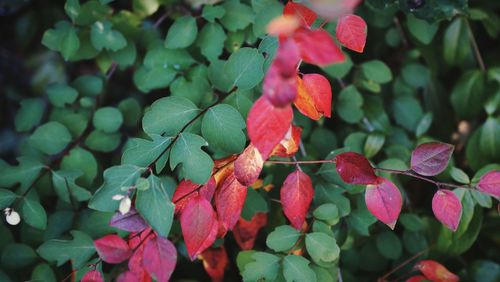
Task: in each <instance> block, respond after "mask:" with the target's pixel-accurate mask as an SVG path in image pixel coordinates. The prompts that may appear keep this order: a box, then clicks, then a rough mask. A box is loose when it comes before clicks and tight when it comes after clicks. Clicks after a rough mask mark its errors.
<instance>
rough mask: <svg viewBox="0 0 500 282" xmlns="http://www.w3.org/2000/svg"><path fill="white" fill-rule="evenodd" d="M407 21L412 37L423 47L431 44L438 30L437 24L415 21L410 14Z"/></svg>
mask: <svg viewBox="0 0 500 282" xmlns="http://www.w3.org/2000/svg"><path fill="white" fill-rule="evenodd" d="M407 20H408V21H407V23H408V30H409V31H410V34H411V35H412V36H413V37H415V38H416V39H417V40H418V41H420V42H421V43H422V44H424V45H428V44H429V43H431V41H432V39H433V38H434V36H435V35H436V32H437V31H438V29H439V22H434V23H432V24H430V23H428V22H426V21H424V20H420V19H417V18H416V17H415V16H413V15H411V14H409V15H408V16H407Z"/></svg>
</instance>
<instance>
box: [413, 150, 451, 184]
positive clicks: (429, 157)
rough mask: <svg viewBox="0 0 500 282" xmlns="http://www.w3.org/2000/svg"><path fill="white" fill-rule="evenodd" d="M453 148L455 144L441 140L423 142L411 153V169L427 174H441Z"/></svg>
mask: <svg viewBox="0 0 500 282" xmlns="http://www.w3.org/2000/svg"><path fill="white" fill-rule="evenodd" d="M453 149H454V147H453V145H450V144H446V143H440V142H429V143H424V144H421V145H419V146H417V148H415V150H413V152H412V153H411V169H412V170H413V171H415V172H416V173H418V174H420V175H425V176H433V175H437V174H440V173H441V172H443V171H444V170H445V169H446V166H448V162H449V161H450V158H451V154H452V153H453Z"/></svg>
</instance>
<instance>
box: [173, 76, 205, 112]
mask: <svg viewBox="0 0 500 282" xmlns="http://www.w3.org/2000/svg"><path fill="white" fill-rule="evenodd" d="M170 93H171V95H172V96H175V97H183V98H187V99H189V100H190V101H191V102H193V103H194V104H196V105H199V104H201V103H202V102H204V101H205V100H206V98H207V94H209V95H211V89H210V85H209V83H208V81H207V80H205V78H204V77H196V78H194V79H193V80H192V81H188V80H186V78H184V77H182V76H181V77H178V78H177V79H176V80H174V82H172V84H171V85H170Z"/></svg>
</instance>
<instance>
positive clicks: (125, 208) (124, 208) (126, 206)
mask: <svg viewBox="0 0 500 282" xmlns="http://www.w3.org/2000/svg"><path fill="white" fill-rule="evenodd" d="M131 206H132V201H131V200H130V198H129V197H126V198H123V199H122V200H121V201H120V207H118V210H119V211H120V213H121V214H126V213H128V212H129V211H130V207H131Z"/></svg>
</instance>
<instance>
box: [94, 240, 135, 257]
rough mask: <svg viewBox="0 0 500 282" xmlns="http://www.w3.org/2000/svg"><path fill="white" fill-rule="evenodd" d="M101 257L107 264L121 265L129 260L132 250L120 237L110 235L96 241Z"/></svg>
mask: <svg viewBox="0 0 500 282" xmlns="http://www.w3.org/2000/svg"><path fill="white" fill-rule="evenodd" d="M94 245H95V248H96V250H97V253H98V254H99V257H101V258H102V260H103V261H105V262H107V263H113V264H116V263H120V262H123V261H125V260H127V259H128V258H129V257H130V255H131V254H132V253H131V250H130V248H129V246H128V244H127V242H125V240H123V239H122V238H121V237H120V236H118V235H114V234H110V235H106V236H104V237H102V238H100V239H97V240H95V241H94Z"/></svg>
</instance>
